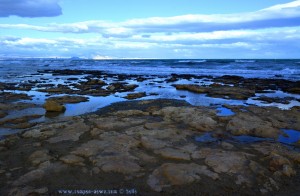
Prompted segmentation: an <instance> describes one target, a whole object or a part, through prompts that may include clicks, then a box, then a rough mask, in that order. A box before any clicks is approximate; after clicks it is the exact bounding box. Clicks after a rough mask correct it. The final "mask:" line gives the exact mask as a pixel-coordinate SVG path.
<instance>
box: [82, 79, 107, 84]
mask: <svg viewBox="0 0 300 196" xmlns="http://www.w3.org/2000/svg"><path fill="white" fill-rule="evenodd" d="M85 84H86V85H101V86H104V85H106V83H105V82H104V81H103V80H99V79H89V80H88V81H87V82H86V83H85Z"/></svg>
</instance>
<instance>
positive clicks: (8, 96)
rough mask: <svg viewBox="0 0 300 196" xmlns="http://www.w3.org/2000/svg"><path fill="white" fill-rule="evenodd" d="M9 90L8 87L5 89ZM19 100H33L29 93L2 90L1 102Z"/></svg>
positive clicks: (0, 93) (0, 94)
mask: <svg viewBox="0 0 300 196" xmlns="http://www.w3.org/2000/svg"><path fill="white" fill-rule="evenodd" d="M5 90H8V89H5ZM19 100H32V97H31V96H28V95H27V94H18V93H11V92H0V102H1V103H6V102H15V101H19Z"/></svg>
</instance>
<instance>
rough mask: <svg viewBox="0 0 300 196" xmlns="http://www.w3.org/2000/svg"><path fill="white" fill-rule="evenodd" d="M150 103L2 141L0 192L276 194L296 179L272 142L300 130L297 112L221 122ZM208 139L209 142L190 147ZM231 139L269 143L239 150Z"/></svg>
mask: <svg viewBox="0 0 300 196" xmlns="http://www.w3.org/2000/svg"><path fill="white" fill-rule="evenodd" d="M149 103H151V104H154V103H155V102H154V101H142V102H139V104H138V103H137V104H136V105H141V107H144V109H143V110H138V109H136V108H135V109H128V110H124V109H123V110H120V111H113V112H111V113H106V114H105V115H96V114H90V115H85V116H80V117H69V118H66V119H62V120H59V121H58V120H57V121H53V122H51V123H41V124H39V125H37V126H35V127H32V128H28V129H27V130H26V131H24V132H23V133H22V134H19V135H20V137H18V136H14V137H12V136H11V137H7V138H6V139H5V140H2V141H1V142H0V149H1V154H0V158H1V159H0V160H1V162H0V187H4V188H1V189H0V193H1V194H2V193H3V195H9V194H10V195H12V194H14V193H16V194H17V193H26V194H29V193H40V194H54V193H56V192H55V191H57V190H58V189H61V188H64V187H71V188H70V189H86V188H87V187H89V186H90V187H93V186H97V187H98V186H100V187H103V188H107V189H113V188H115V187H117V188H124V187H123V185H124V184H125V185H126V186H133V185H134V187H136V189H137V191H138V193H140V194H141V195H143V194H146V193H147V194H148V193H149V194H152V195H155V194H158V192H163V193H166V194H172V190H175V191H179V192H178V194H185V193H186V194H189V193H192V192H197V193H203V194H204V193H208V192H209V193H216V194H218V193H224V190H225V192H226V193H228V194H233V193H237V192H236V191H235V190H238V191H239V193H241V192H242V193H249V194H263V193H267V194H273V193H276V192H278V191H280V190H282V189H284V188H285V187H286V186H287V184H289V183H293V179H294V178H298V175H299V164H300V153H299V152H298V151H297V150H293V149H291V148H289V147H287V146H284V145H282V144H280V143H279V142H277V141H276V138H277V137H278V135H279V134H280V129H281V128H282V127H284V128H285V127H289V128H292V127H295V126H297V125H298V123H299V122H298V114H299V113H298V112H299V110H298V109H295V108H294V109H292V110H289V111H280V112H279V113H278V116H277V117H276V114H273V113H272V112H271V113H269V112H267V111H275V109H272V108H255V107H254V106H251V107H249V108H246V109H244V110H241V108H242V107H241V106H236V107H232V109H233V110H234V111H235V112H236V114H234V115H232V116H228V117H226V118H222V117H219V116H217V115H216V111H215V109H213V108H208V107H206V108H205V107H191V106H189V107H186V106H184V107H183V106H182V107H174V106H167V107H162V108H160V107H159V106H157V105H150V106H148V107H145V106H147V104H149ZM154 106H155V108H158V109H157V110H154ZM273 115H274V117H272V118H270V116H273ZM285 116H288V117H289V118H290V119H292V120H291V121H288V120H287V119H286V117H285ZM282 120H283V121H284V122H282ZM205 134H210V135H211V137H213V138H214V140H212V141H210V142H197V141H196V140H195V138H196V137H198V136H202V135H205ZM235 135H245V136H249V135H250V136H258V137H264V138H273V140H271V141H270V140H265V141H264V140H263V141H260V142H255V143H251V142H248V143H243V142H241V143H240V142H238V141H237V140H235V139H233V137H234V136H235ZM74 183H75V184H76V185H73V184H74ZM48 184H49V185H51V186H48ZM204 184H206V185H207V188H206V189H205V190H203V189H201V188H202V186H200V185H204ZM125 185H124V186H125ZM186 186H187V187H189V189H188V190H186V191H183V192H180V190H181V191H182V190H183V189H184V187H186ZM240 191H241V192H240Z"/></svg>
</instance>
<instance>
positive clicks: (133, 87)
mask: <svg viewBox="0 0 300 196" xmlns="http://www.w3.org/2000/svg"><path fill="white" fill-rule="evenodd" d="M138 86H139V85H136V84H128V85H125V86H124V89H125V90H126V91H133V90H134V89H136V88H137V87H138Z"/></svg>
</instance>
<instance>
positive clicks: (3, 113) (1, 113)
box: [0, 110, 7, 118]
mask: <svg viewBox="0 0 300 196" xmlns="http://www.w3.org/2000/svg"><path fill="white" fill-rule="evenodd" d="M5 116H7V113H6V112H4V111H1V110H0V118H4V117H5Z"/></svg>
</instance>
